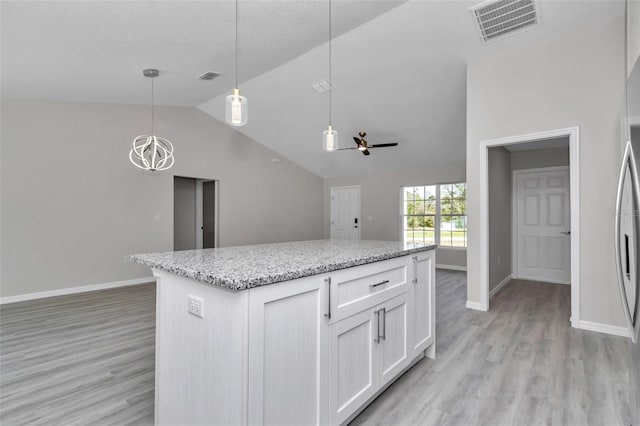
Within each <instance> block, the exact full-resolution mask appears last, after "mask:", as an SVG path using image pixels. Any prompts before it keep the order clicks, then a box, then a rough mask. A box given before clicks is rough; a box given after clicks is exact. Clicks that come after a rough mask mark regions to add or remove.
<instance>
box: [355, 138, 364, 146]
mask: <svg viewBox="0 0 640 426" xmlns="http://www.w3.org/2000/svg"><path fill="white" fill-rule="evenodd" d="M353 140H354V142H355V143H356V145H358V146H360V145H361V144H362V141H361V140H360V139H358V138H356V137H355V136H354V137H353Z"/></svg>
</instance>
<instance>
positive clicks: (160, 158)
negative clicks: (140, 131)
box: [129, 69, 174, 172]
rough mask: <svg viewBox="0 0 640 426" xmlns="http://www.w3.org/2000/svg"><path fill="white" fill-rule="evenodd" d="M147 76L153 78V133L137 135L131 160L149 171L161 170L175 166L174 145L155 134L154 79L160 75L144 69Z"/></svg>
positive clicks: (153, 70)
mask: <svg viewBox="0 0 640 426" xmlns="http://www.w3.org/2000/svg"><path fill="white" fill-rule="evenodd" d="M142 74H143V75H144V76H145V77H149V78H150V79H151V135H140V136H137V137H136V138H135V139H134V140H133V143H132V145H131V151H129V161H131V164H133V165H134V166H136V167H137V168H139V169H142V170H145V171H147V172H161V171H163V170H168V169H170V168H171V167H172V166H173V162H174V159H173V145H172V144H171V142H170V141H169V140H168V139H165V138H160V137H157V136H154V131H153V127H154V102H153V101H154V100H153V79H154V78H155V77H157V76H158V75H160V72H159V71H158V70H156V69H146V70H144V71H142Z"/></svg>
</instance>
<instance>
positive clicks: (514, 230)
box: [489, 166, 571, 297]
mask: <svg viewBox="0 0 640 426" xmlns="http://www.w3.org/2000/svg"><path fill="white" fill-rule="evenodd" d="M560 170H568V171H569V173H571V169H570V167H569V166H553V167H538V168H533V169H517V170H513V171H512V172H511V270H512V271H511V277H512V278H521V279H523V280H527V279H529V278H527V277H526V276H521V275H520V273H519V271H518V220H517V218H518V207H517V206H518V198H517V192H518V191H517V189H518V185H517V182H516V179H517V177H518V175H520V174H526V173H536V172H553V171H560ZM569 194H571V188H569ZM570 207H571V206H570ZM531 279H532V280H536V278H531ZM538 281H540V280H539V279H538ZM545 282H553V283H556V284H570V283H568V282H559V281H558V282H556V281H545ZM489 297H491V296H489Z"/></svg>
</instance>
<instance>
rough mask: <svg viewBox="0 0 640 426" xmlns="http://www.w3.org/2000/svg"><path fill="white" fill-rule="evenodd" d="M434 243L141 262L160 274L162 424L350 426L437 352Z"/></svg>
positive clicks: (194, 254) (331, 245) (309, 244)
mask: <svg viewBox="0 0 640 426" xmlns="http://www.w3.org/2000/svg"><path fill="white" fill-rule="evenodd" d="M434 248H435V245H428V246H423V247H405V246H404V245H403V244H402V243H400V242H389V241H340V240H317V241H300V242H291V243H278V244H261V245H252V246H241V247H229V248H218V249H207V250H191V251H180V252H169V253H154V254H143V255H133V256H131V260H132V261H134V262H138V263H142V264H145V265H148V266H150V267H151V268H152V270H153V273H154V275H155V277H156V278H157V293H156V384H155V389H156V392H155V398H156V405H155V407H156V408H155V422H156V424H158V425H172V424H181V425H187V424H220V425H222V424H224V425H246V424H251V425H254V424H278V425H285V424H295V425H303V424H305V425H306V424H322V425H325V424H330V425H337V424H344V423H346V422H348V421H350V420H351V419H352V418H353V417H355V416H356V415H357V414H358V413H359V412H360V411H361V410H362V409H364V407H366V405H367V404H368V403H369V402H371V401H372V400H373V399H374V398H375V397H376V396H377V395H378V394H379V393H380V392H382V391H384V389H386V387H388V386H389V385H390V384H391V383H392V382H393V380H395V379H396V378H397V377H398V376H399V375H401V374H402V373H403V372H404V371H405V370H406V369H408V368H410V367H411V365H413V364H414V363H415V362H417V361H418V360H420V359H421V358H422V357H424V356H425V354H426V355H427V356H429V357H432V358H433V357H434V356H435V250H434Z"/></svg>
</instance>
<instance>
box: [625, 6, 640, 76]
mask: <svg viewBox="0 0 640 426" xmlns="http://www.w3.org/2000/svg"><path fill="white" fill-rule="evenodd" d="M627 43H628V47H627V75H630V74H631V68H632V67H633V64H635V63H636V61H637V60H638V58H639V57H640V1H637V0H627Z"/></svg>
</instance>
